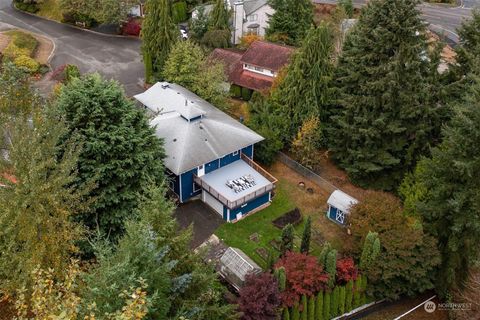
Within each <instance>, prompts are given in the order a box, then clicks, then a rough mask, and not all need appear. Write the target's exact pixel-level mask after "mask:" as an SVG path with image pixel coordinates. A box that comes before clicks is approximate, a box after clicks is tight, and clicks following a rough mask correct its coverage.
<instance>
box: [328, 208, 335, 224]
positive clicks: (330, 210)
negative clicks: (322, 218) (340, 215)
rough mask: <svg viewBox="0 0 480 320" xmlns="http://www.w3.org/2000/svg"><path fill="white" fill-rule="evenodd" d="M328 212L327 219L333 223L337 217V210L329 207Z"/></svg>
mask: <svg viewBox="0 0 480 320" xmlns="http://www.w3.org/2000/svg"><path fill="white" fill-rule="evenodd" d="M329 208H330V209H329V211H328V217H329V218H330V219H332V220H333V221H336V220H335V218H336V217H337V208H335V207H333V206H330V207H329Z"/></svg>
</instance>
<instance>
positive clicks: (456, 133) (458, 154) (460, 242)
mask: <svg viewBox="0 0 480 320" xmlns="http://www.w3.org/2000/svg"><path fill="white" fill-rule="evenodd" d="M472 79H475V83H474V85H472V87H471V88H470V92H469V93H468V95H467V96H466V98H465V99H463V101H460V102H458V103H457V105H456V106H455V107H454V116H453V118H452V121H451V122H450V123H449V125H448V126H447V127H445V128H444V130H443V142H442V143H441V144H440V145H439V146H438V147H437V148H434V149H433V150H432V157H431V158H429V159H423V160H422V161H421V162H420V163H419V166H418V168H419V169H417V170H416V183H417V184H418V185H420V188H422V189H423V190H426V193H425V194H424V195H423V196H422V197H421V198H420V199H419V200H418V207H417V209H418V212H419V213H420V215H421V216H422V218H423V224H424V227H425V230H426V231H427V232H429V233H430V234H432V235H433V236H435V237H436V238H437V240H438V248H439V250H440V253H441V256H442V263H441V265H440V271H439V275H438V277H437V289H438V291H439V293H440V294H443V295H445V294H446V292H447V290H449V289H452V288H454V287H456V286H461V284H462V282H463V281H464V280H465V277H466V276H467V275H468V270H469V268H470V267H471V266H472V264H473V261H475V259H477V258H478V255H479V251H478V248H479V247H480V206H479V204H480V180H479V179H478V177H480V149H479V148H478V147H477V146H478V145H479V143H480V77H479V76H474V77H473V78H472Z"/></svg>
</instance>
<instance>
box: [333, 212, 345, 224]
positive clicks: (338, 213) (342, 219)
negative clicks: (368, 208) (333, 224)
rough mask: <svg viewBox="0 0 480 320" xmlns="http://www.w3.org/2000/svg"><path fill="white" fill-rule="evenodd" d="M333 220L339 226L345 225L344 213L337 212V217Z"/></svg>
mask: <svg viewBox="0 0 480 320" xmlns="http://www.w3.org/2000/svg"><path fill="white" fill-rule="evenodd" d="M335 220H337V221H338V222H340V223H341V224H344V223H345V213H344V212H343V211H342V210H337V216H336V217H335Z"/></svg>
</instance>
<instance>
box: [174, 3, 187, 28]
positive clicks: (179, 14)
mask: <svg viewBox="0 0 480 320" xmlns="http://www.w3.org/2000/svg"><path fill="white" fill-rule="evenodd" d="M172 17H173V22H175V23H179V22H183V21H186V20H187V4H186V3H185V1H179V2H175V3H174V4H172Z"/></svg>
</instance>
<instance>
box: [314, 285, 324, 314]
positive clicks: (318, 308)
mask: <svg viewBox="0 0 480 320" xmlns="http://www.w3.org/2000/svg"><path fill="white" fill-rule="evenodd" d="M323 319H324V317H323V291H320V292H319V293H318V294H317V298H316V302H315V320H323Z"/></svg>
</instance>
